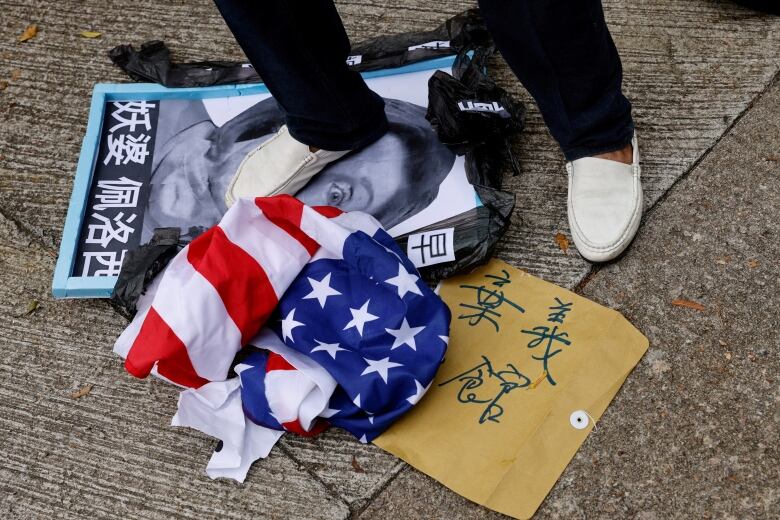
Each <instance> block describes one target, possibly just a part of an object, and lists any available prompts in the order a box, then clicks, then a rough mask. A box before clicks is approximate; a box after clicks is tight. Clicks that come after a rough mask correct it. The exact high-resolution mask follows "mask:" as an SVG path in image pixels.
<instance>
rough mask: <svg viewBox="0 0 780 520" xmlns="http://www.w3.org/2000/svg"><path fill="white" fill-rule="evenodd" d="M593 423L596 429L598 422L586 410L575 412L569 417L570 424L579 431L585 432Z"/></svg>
mask: <svg viewBox="0 0 780 520" xmlns="http://www.w3.org/2000/svg"><path fill="white" fill-rule="evenodd" d="M591 421H592V422H593V425H594V428H595V424H596V421H595V420H594V419H593V417H591V416H590V414H589V413H588V412H586V411H585V410H575V411H573V412H572V413H571V415H570V416H569V423H571V425H572V427H573V428H575V429H577V430H584V429H585V428H587V427H588V425H589V424H590V423H591Z"/></svg>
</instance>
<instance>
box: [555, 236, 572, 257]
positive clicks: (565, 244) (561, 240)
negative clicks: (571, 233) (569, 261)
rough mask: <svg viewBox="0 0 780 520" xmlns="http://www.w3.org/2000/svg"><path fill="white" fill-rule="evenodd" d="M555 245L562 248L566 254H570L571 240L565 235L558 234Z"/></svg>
mask: <svg viewBox="0 0 780 520" xmlns="http://www.w3.org/2000/svg"><path fill="white" fill-rule="evenodd" d="M555 243H556V244H558V247H560V248H561V251H563V253H564V254H566V255H568V254H569V239H568V238H566V235H564V234H563V233H556V234H555Z"/></svg>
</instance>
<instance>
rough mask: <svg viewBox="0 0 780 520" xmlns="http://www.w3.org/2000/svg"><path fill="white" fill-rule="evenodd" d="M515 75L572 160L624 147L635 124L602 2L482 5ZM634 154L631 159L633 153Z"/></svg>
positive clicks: (522, 0) (520, 0) (499, 0)
mask: <svg viewBox="0 0 780 520" xmlns="http://www.w3.org/2000/svg"><path fill="white" fill-rule="evenodd" d="M479 5H480V9H481V11H482V14H483V16H484V18H485V22H486V23H487V26H488V29H489V30H490V32H491V35H492V36H493V39H494V41H495V43H496V46H497V47H498V49H499V50H500V51H501V54H502V55H503V57H504V59H505V60H506V61H507V63H508V64H509V66H510V67H511V68H512V71H513V72H514V73H515V74H516V75H517V77H518V79H520V81H521V83H522V84H523V85H524V86H525V87H526V89H528V91H529V92H530V93H531V95H532V96H533V97H534V99H535V101H536V103H537V105H538V106H539V110H540V111H541V113H542V116H543V117H544V120H545V122H546V123H547V126H548V127H549V129H550V133H552V135H553V137H554V138H555V139H556V140H557V141H558V143H559V144H560V146H561V149H562V150H563V153H564V155H565V156H566V159H567V160H569V161H573V160H576V159H579V158H581V157H589V156H596V155H599V154H602V153H605V152H613V151H616V150H620V149H623V148H625V147H626V146H627V145H629V144H630V142H631V137H632V135H633V133H634V125H633V121H632V119H631V104H630V103H629V101H628V100H627V99H626V97H625V96H624V95H623V93H622V92H621V81H622V67H621V63H620V57H619V55H618V52H617V49H616V48H615V44H614V43H613V41H612V37H611V36H610V34H609V30H608V29H607V26H606V23H605V22H604V13H603V11H602V8H601V1H600V0H479ZM629 157H630V154H629Z"/></svg>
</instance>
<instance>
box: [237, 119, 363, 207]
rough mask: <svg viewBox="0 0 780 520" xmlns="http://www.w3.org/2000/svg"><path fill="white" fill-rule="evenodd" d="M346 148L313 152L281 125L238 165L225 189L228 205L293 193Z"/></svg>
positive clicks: (345, 152)
mask: <svg viewBox="0 0 780 520" xmlns="http://www.w3.org/2000/svg"><path fill="white" fill-rule="evenodd" d="M348 153H349V150H346V151H340V152H330V151H327V150H317V151H316V152H312V151H310V150H309V146H308V145H306V144H303V143H301V142H298V141H296V140H295V138H293V137H292V136H291V135H290V132H289V131H288V130H287V126H286V125H285V126H283V127H281V128H280V129H279V131H278V132H276V134H274V136H273V137H271V138H270V139H268V140H266V141H264V142H263V143H262V144H261V145H260V146H258V147H257V148H255V149H254V150H252V151H251V152H249V153H248V154H247V156H246V157H245V158H244V160H243V161H241V164H240V165H239V166H238V170H236V173H235V175H233V178H232V179H231V180H230V185H229V186H228V188H227V192H226V193H225V203H226V204H227V205H228V207H230V206H232V205H233V203H234V202H235V201H236V200H238V199H240V198H243V197H250V198H255V197H269V196H271V195H281V194H288V195H294V194H295V193H296V192H298V191H299V190H300V189H301V188H303V187H304V186H305V185H306V183H307V182H309V180H311V178H312V177H314V176H315V175H317V174H318V173H319V172H320V171H322V169H323V168H325V166H327V165H328V164H330V163H332V162H333V161H336V160H338V159H340V158H341V157H343V156H344V155H346V154H348Z"/></svg>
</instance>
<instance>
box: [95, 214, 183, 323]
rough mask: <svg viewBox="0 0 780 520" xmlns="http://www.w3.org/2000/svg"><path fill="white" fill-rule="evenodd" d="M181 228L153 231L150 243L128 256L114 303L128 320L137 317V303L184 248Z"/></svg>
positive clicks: (112, 296)
mask: <svg viewBox="0 0 780 520" xmlns="http://www.w3.org/2000/svg"><path fill="white" fill-rule="evenodd" d="M180 234H181V230H180V229H179V228H159V229H155V230H154V235H153V236H152V238H151V240H150V241H149V242H148V243H146V244H144V245H142V246H140V247H139V248H138V249H131V250H130V251H128V252H127V253H125V260H124V262H123V263H122V269H121V271H120V272H119V277H118V279H117V282H116V285H114V292H113V293H112V294H111V302H112V304H113V306H114V307H115V308H116V309H118V310H119V311H120V312H121V313H122V314H124V315H125V317H127V318H132V317H133V316H134V315H135V313H136V303H137V302H138V298H139V297H140V296H141V295H142V294H143V292H144V290H145V289H146V287H147V286H148V285H149V283H150V282H151V281H152V280H154V277H155V276H157V274H158V273H160V272H161V271H162V270H163V269H165V266H167V265H168V262H170V261H171V259H173V257H174V256H176V254H177V253H178V252H179V251H180V250H181V249H182V248H183V247H184V244H183V243H182V242H181V240H180Z"/></svg>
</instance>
